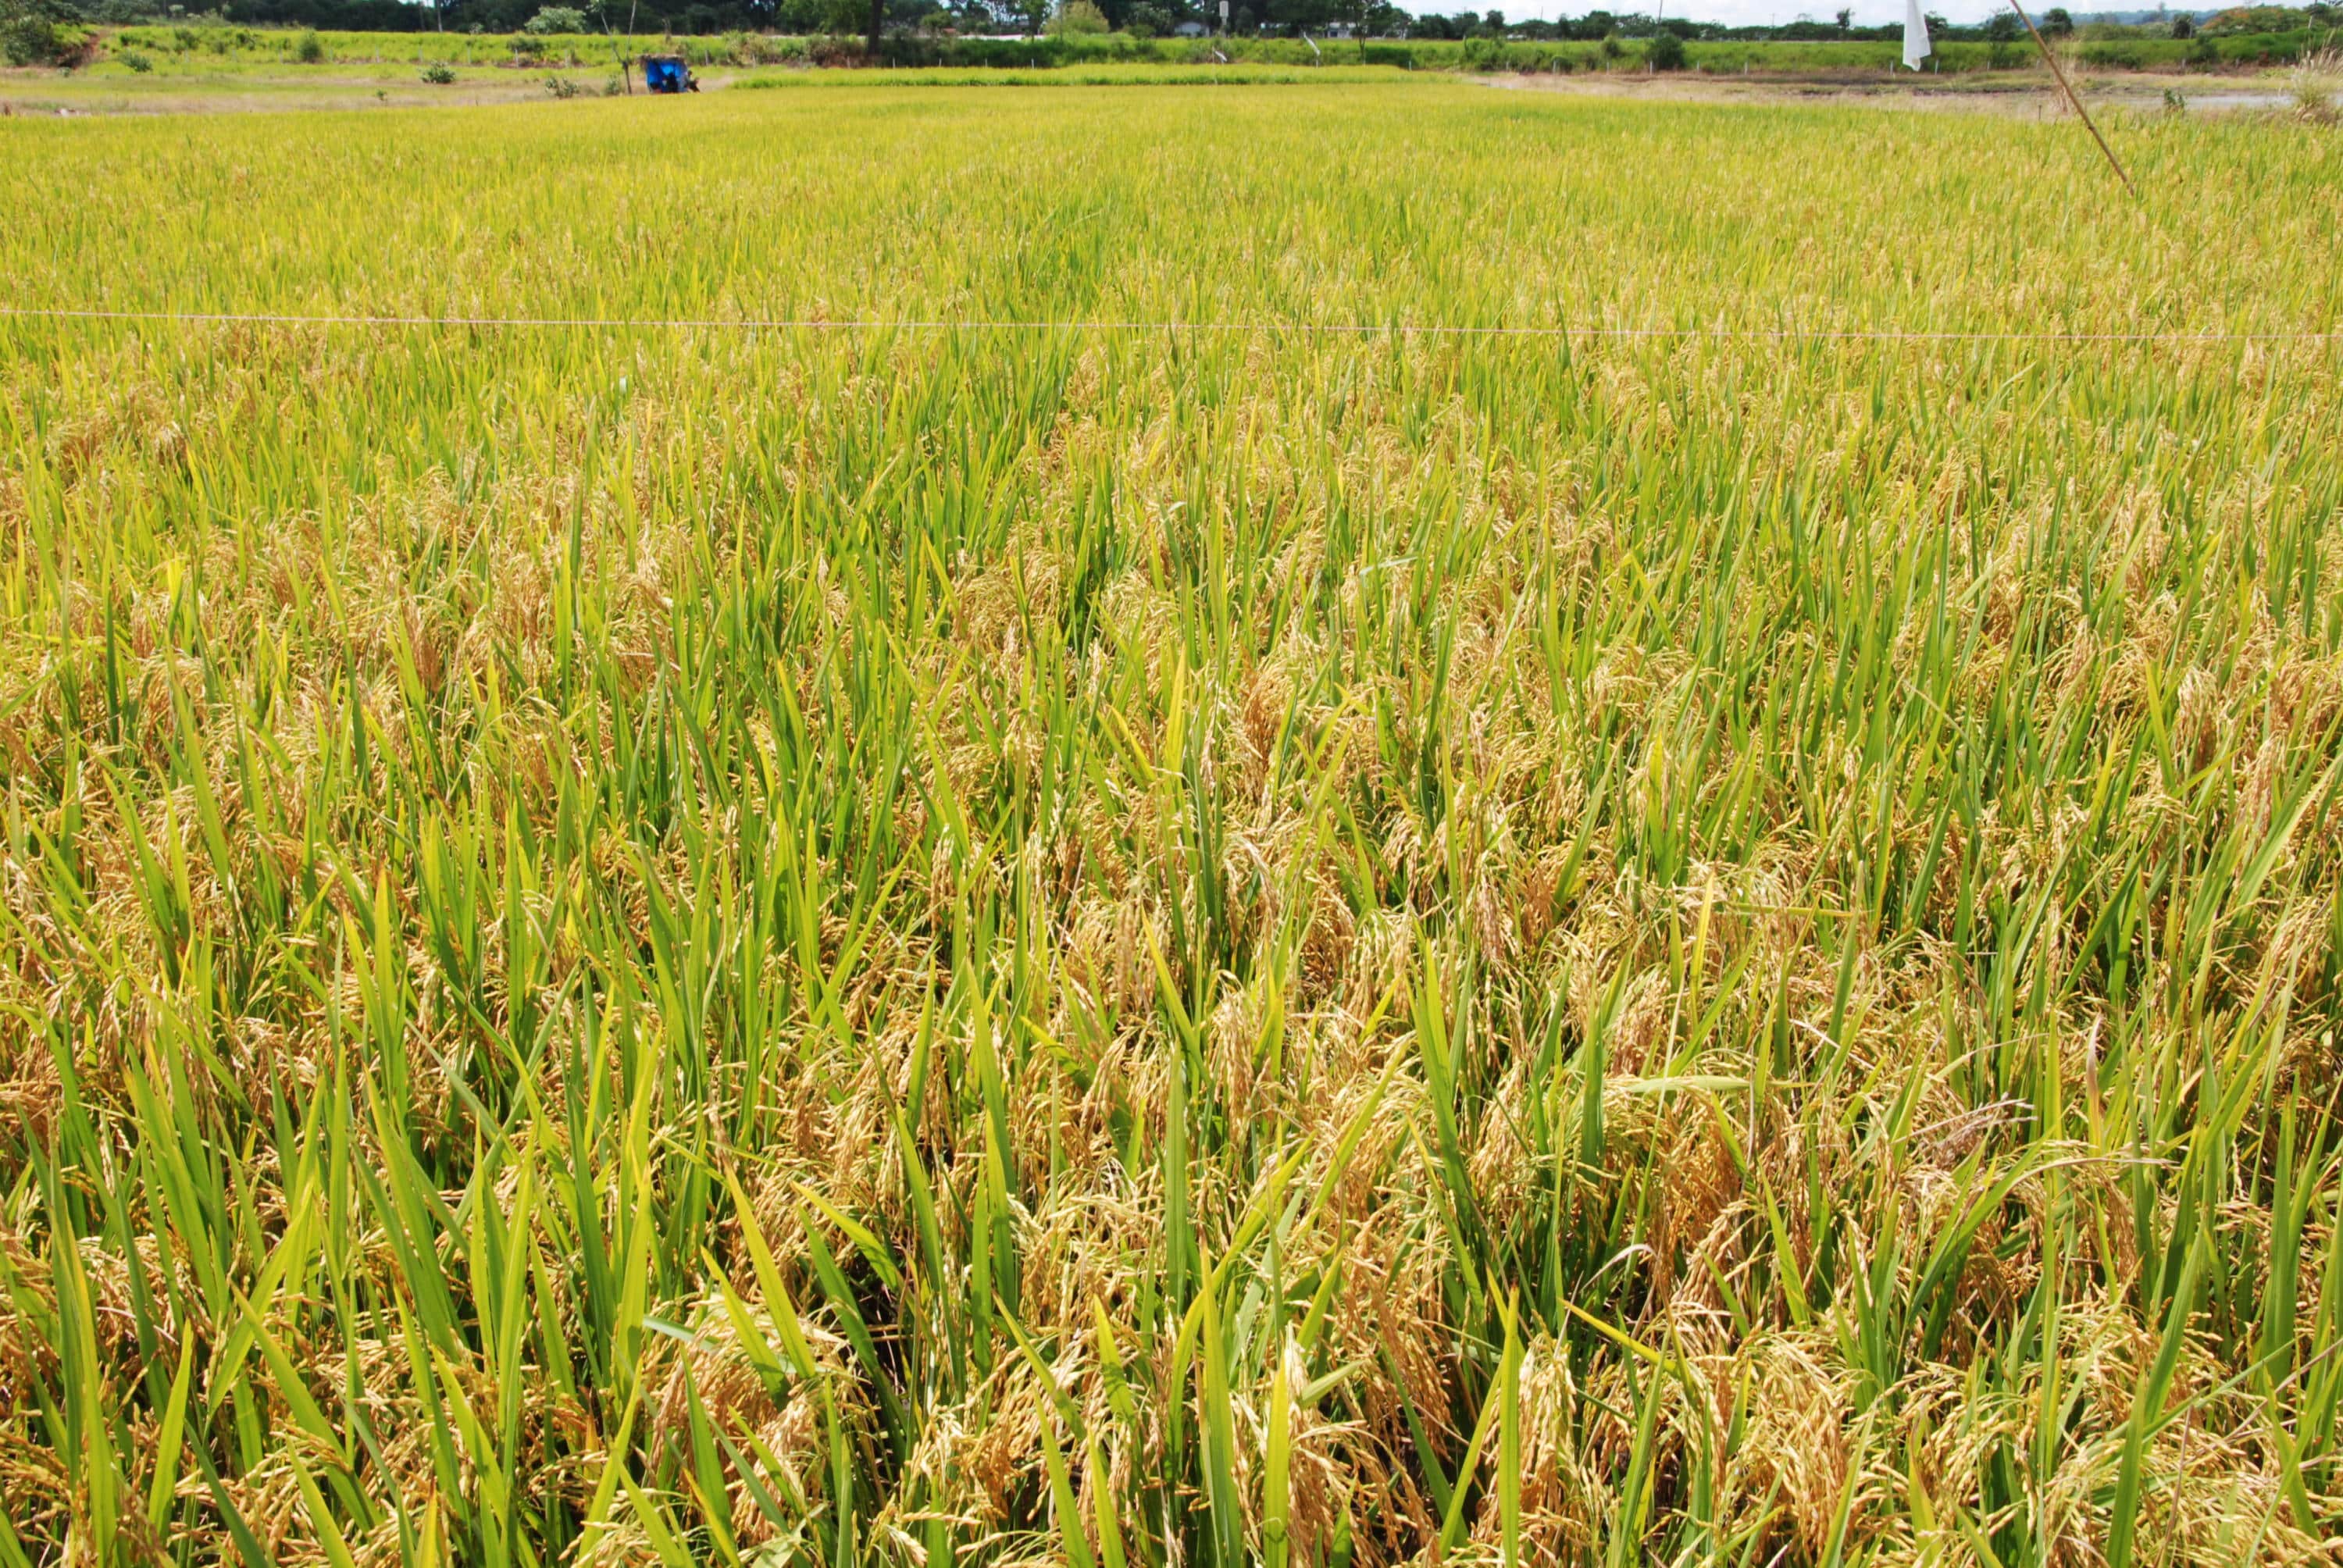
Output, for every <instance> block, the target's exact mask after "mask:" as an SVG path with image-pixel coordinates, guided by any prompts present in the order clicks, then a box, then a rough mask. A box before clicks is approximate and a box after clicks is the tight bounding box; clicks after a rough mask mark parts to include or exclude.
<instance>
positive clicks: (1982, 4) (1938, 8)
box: [1399, 0, 2155, 27]
mask: <svg viewBox="0 0 2343 1568" xmlns="http://www.w3.org/2000/svg"><path fill="white" fill-rule="evenodd" d="M1467 3H1468V0H1457V4H1458V5H1464V4H1467ZM1470 3H1476V4H1478V5H1479V6H1480V8H1481V9H1483V10H1486V9H1487V8H1488V6H1489V5H1491V4H1494V5H1497V6H1498V7H1499V8H1500V9H1501V10H1503V12H1504V14H1505V15H1507V16H1509V17H1511V18H1512V19H1513V20H1514V21H1516V22H1521V21H1526V20H1528V19H1529V18H1530V17H1532V16H1545V17H1551V16H1554V15H1564V16H1581V15H1585V14H1586V13H1587V12H1589V11H1594V10H1606V11H1654V12H1655V11H1657V10H1658V6H1657V5H1655V4H1654V3H1652V0H1513V3H1512V4H1510V5H1508V4H1507V3H1506V0H1470ZM1846 3H1847V0H1668V7H1667V11H1666V13H1665V14H1666V15H1670V16H1690V17H1691V18H1692V19H1693V20H1694V21H1695V22H1723V23H1725V24H1726V25H1729V26H1742V25H1751V24H1766V23H1777V22H1795V21H1796V20H1797V19H1798V17H1799V15H1801V14H1802V13H1803V14H1805V15H1810V16H1812V17H1814V18H1815V20H1816V21H1818V22H1827V21H1829V20H1830V19H1831V17H1832V16H1833V15H1835V14H1836V13H1837V11H1838V8H1839V6H1840V5H1843V4H1846ZM2130 3H2133V4H2137V3H2140V0H2130ZM2145 3H2146V4H2148V5H2153V4H2155V0H2145ZM1399 4H1401V5H1408V7H1409V9H1411V10H1423V9H1425V8H1426V6H1425V5H1409V0H1399ZM1429 8H1430V9H1433V10H1439V11H1444V10H1445V9H1447V8H1448V7H1447V4H1446V0H1429ZM1996 8H1997V7H1996V5H1994V4H1991V3H1989V0H1969V3H1968V4H1965V5H1964V4H1945V3H1942V0H1921V5H1920V9H1922V10H1923V11H1933V12H1936V14H1937V15H1941V16H1946V17H1949V18H1951V19H1952V20H1953V21H1956V22H1976V21H1981V20H1983V19H1984V18H1985V17H1986V16H1987V15H1990V14H1992V12H1993V11H1995V10H1996ZM2067 8H2068V9H2069V10H2076V9H2077V7H2076V6H2075V5H2074V4H2073V0H2068V3H2067ZM1903 20H1904V7H1903V5H1902V4H1901V3H1900V0H1898V3H1896V4H1894V5H1882V4H1880V3H1879V0H1862V3H1860V4H1856V5H1855V24H1856V25H1858V26H1865V27H1875V26H1880V25H1885V24H1888V23H1896V24H1899V25H1900V24H1901V23H1902V22H1903Z"/></svg>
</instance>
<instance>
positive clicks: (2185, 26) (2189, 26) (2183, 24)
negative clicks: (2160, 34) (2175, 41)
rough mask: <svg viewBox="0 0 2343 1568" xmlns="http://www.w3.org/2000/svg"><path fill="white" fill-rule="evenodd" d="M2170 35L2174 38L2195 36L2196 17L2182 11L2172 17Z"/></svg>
mask: <svg viewBox="0 0 2343 1568" xmlns="http://www.w3.org/2000/svg"><path fill="white" fill-rule="evenodd" d="M2172 35H2173V36H2174V37H2176V38H2194V37H2195V36H2197V19H2196V18H2195V17H2194V16H2191V15H2188V13H2187V12H2186V11H2183V12H2182V13H2180V15H2177V16H2175V17H2174V18H2173V19H2172Z"/></svg>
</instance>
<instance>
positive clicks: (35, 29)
mask: <svg viewBox="0 0 2343 1568" xmlns="http://www.w3.org/2000/svg"><path fill="white" fill-rule="evenodd" d="M64 54H65V36H64V35H62V34H60V33H59V32H58V31H57V25H56V24H55V23H54V22H52V21H50V20H49V19H48V18H47V17H46V16H17V17H14V18H11V19H10V20H8V21H6V22H0V59H5V60H6V61H7V62H8V64H10V65H51V64H53V63H55V61H56V60H58V59H59V58H61V57H62V56H63V55H64Z"/></svg>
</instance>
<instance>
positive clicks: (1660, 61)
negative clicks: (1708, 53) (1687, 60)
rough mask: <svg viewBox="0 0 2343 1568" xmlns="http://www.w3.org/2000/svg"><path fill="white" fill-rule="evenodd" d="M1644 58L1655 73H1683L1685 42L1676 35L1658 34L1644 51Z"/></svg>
mask: <svg viewBox="0 0 2343 1568" xmlns="http://www.w3.org/2000/svg"><path fill="white" fill-rule="evenodd" d="M1644 59H1645V60H1646V61H1647V62H1649V63H1650V65H1651V67H1652V69H1653V70H1654V71H1681V70H1683V69H1684V40H1683V39H1682V38H1679V37H1677V36H1676V35H1674V33H1661V34H1658V35H1655V36H1654V38H1653V39H1652V42H1651V44H1650V45H1649V46H1648V47H1646V48H1645V49H1644Z"/></svg>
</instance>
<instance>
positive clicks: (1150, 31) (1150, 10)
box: [1122, 0, 1178, 38]
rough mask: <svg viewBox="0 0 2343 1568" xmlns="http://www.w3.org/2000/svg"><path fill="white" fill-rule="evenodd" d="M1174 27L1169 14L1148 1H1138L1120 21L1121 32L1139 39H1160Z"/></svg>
mask: <svg viewBox="0 0 2343 1568" xmlns="http://www.w3.org/2000/svg"><path fill="white" fill-rule="evenodd" d="M1176 25H1178V24H1176V23H1174V22H1173V21H1172V13H1171V12H1169V11H1167V10H1165V9H1164V8H1163V7H1162V6H1161V5H1151V4H1150V3H1149V0H1140V4H1138V5H1133V6H1132V7H1131V10H1130V11H1129V13H1128V14H1126V15H1124V17H1123V19H1122V26H1123V31H1125V32H1127V33H1130V34H1132V35H1135V36H1138V37H1141V38H1161V37H1162V36H1163V35H1165V34H1167V33H1169V32H1171V31H1172V28H1173V27H1174V26H1176Z"/></svg>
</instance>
